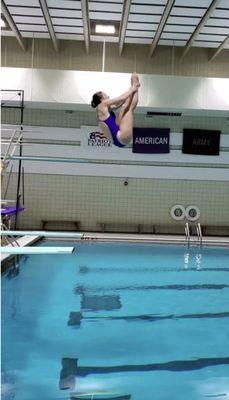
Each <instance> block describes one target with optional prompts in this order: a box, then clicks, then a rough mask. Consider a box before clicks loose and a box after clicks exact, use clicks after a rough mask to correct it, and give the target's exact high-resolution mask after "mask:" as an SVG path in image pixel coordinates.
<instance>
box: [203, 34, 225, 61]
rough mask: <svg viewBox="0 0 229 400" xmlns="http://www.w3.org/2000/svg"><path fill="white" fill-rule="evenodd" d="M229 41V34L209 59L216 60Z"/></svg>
mask: <svg viewBox="0 0 229 400" xmlns="http://www.w3.org/2000/svg"><path fill="white" fill-rule="evenodd" d="M228 43H229V36H227V37H226V38H225V39H224V41H223V42H222V43H221V45H220V46H219V47H218V48H217V49H216V51H214V53H213V54H212V56H211V57H210V58H209V60H208V61H212V60H214V58H216V56H218V54H219V53H220V52H221V51H222V50H223V49H224V48H225V47H226V45H227V44H228Z"/></svg>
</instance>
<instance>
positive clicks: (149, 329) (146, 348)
mask: <svg viewBox="0 0 229 400" xmlns="http://www.w3.org/2000/svg"><path fill="white" fill-rule="evenodd" d="M60 244H61V245H63V242H61V243H58V242H51V245H53V246H57V245H60ZM41 245H44V246H50V242H49V241H44V242H43V243H42V244H41ZM67 245H69V242H68V243H67ZM73 245H75V246H76V251H75V252H74V253H73V254H72V255H33V256H29V257H27V258H26V259H24V260H23V261H21V263H20V269H19V273H18V274H15V273H14V272H13V273H12V271H10V272H9V273H6V274H4V276H3V278H2V388H3V391H2V399H4V400H12V399H14V400H41V399H42V400H54V399H80V398H84V399H94V400H95V399H105V398H106V399H107V398H109V399H120V400H127V399H131V400H149V399H150V400H151V399H154V400H168V399H169V400H173V399H174V400H181V399H182V400H184V399H185V400H199V399H205V400H206V399H208V398H222V399H229V340H228V338H229V249H228V248H219V247H206V248H202V249H200V248H197V247H193V248H190V249H187V248H186V247H185V246H183V245H180V246H175V245H152V244H121V243H111V244H108V243H93V242H88V243H85V242H79V243H74V244H73Z"/></svg>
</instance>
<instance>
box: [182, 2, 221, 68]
mask: <svg viewBox="0 0 229 400" xmlns="http://www.w3.org/2000/svg"><path fill="white" fill-rule="evenodd" d="M219 1H220V0H212V2H211V4H210V6H209V7H208V9H207V11H206V13H205V14H204V16H203V18H202V19H201V20H200V23H199V24H198V25H197V27H196V29H195V30H194V32H193V34H192V35H191V36H190V39H189V40H188V42H187V43H186V45H185V48H184V51H183V53H182V55H181V60H182V59H183V58H184V57H185V56H186V54H187V53H188V51H189V50H190V48H191V46H192V44H193V42H194V41H195V40H196V38H197V36H198V35H199V32H200V30H201V29H202V28H203V26H204V25H205V24H206V22H207V20H208V19H209V18H210V16H211V14H212V13H213V11H214V10H215V9H216V7H217V5H218V4H219Z"/></svg>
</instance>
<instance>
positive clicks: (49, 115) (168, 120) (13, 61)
mask: <svg viewBox="0 0 229 400" xmlns="http://www.w3.org/2000/svg"><path fill="white" fill-rule="evenodd" d="M148 50H149V48H148V46H136V45H125V47H124V52H123V56H122V57H121V58H120V57H119V56H118V47H117V46H116V45H115V44H109V45H107V46H106V62H105V71H110V72H122V73H125V72H126V73H130V72H132V71H133V69H136V70H137V71H138V72H139V73H142V74H160V75H176V76H195V77H199V76H201V77H219V78H228V77H229V68H228V66H229V52H228V51H226V50H225V51H222V52H221V53H220V55H219V56H218V57H216V59H215V60H213V61H212V62H208V58H209V56H210V54H211V51H212V50H211V49H200V48H194V49H191V50H190V52H189V53H188V54H187V56H186V57H185V58H184V60H182V61H181V60H180V53H181V51H182V49H179V48H174V49H173V48H169V47H166V46H165V47H159V48H157V50H156V52H155V54H154V56H153V57H152V58H150V59H149V58H148ZM2 65H3V66H4V67H21V68H45V69H68V70H79V71H80V70H85V71H101V70H102V44H101V43H93V46H91V51H90V54H89V55H86V54H85V48H84V43H80V42H75V41H72V42H71V41H68V42H67V41H62V43H61V51H60V53H59V54H57V53H55V52H54V50H53V48H52V44H51V41H48V40H39V39H36V40H34V42H32V41H31V40H30V41H28V50H27V52H26V53H23V52H22V50H21V49H20V47H19V45H18V44H17V42H16V40H15V39H14V38H2ZM228 118H229V114H226V115H225V116H222V117H220V116H218V117H216V116H214V117H211V116H207V115H203V114H201V115H198V116H196V115H193V116H183V117H181V118H178V117H173V118H172V117H153V118H146V116H145V115H144V114H138V112H136V117H135V125H136V126H142V127H143V126H154V127H165V126H166V127H170V128H171V131H172V132H174V133H176V134H179V133H180V134H181V133H182V129H183V128H184V127H185V128H200V129H201V128H202V129H205V128H206V129H220V130H221V131H222V133H223V134H224V135H225V136H228V135H229V129H228V121H229V120H228ZM2 122H3V123H7V124H14V123H19V113H18V111H17V110H9V109H8V110H7V109H5V110H3V113H2ZM24 123H25V124H27V125H33V126H37V127H40V126H49V127H63V128H76V129H78V128H80V127H81V125H90V126H94V125H95V124H96V121H95V115H94V113H92V112H82V111H81V112H79V111H73V110H72V109H71V107H70V108H69V109H68V110H61V109H60V110H55V109H52V110H50V109H39V108H36V109H31V108H27V109H25V113H24ZM34 140H37V141H38V142H39V145H41V142H42V141H43V143H45V139H44V138H42V137H41V136H40V132H39V128H37V134H36V137H35V138H34ZM46 140H48V139H47V138H46ZM50 140H51V144H50V146H52V144H55V140H54V138H52V139H50ZM52 140H54V142H52ZM61 140H62V144H64V143H65V144H67V142H66V137H65V136H63V137H62V138H61V139H60V138H59V146H61ZM71 142H72V141H70V142H69V145H72V143H71ZM46 144H47V142H46ZM46 148H47V146H46ZM64 148H65V147H63V149H64ZM174 150H175V149H174ZM221 150H222V149H221ZM178 151H179V150H178ZM223 151H224V153H223V154H224V157H226V158H227V157H228V155H229V152H228V149H227V148H226V146H225V148H224V149H223ZM173 162H174V161H173ZM202 163H203V157H201V159H200V158H199V159H198V161H197V162H196V164H192V166H191V168H193V170H194V169H195V170H196V169H198V168H200V167H201V164H202ZM208 164H209V165H208V167H207V169H208V171H209V175H211V171H212V175H211V176H210V178H209V180H205V179H201V176H200V177H199V179H195V180H194V179H190V177H189V179H186V178H185V176H183V177H182V179H177V178H175V177H174V176H173V175H170V176H167V178H166V177H165V176H164V178H163V179H162V178H158V179H157V177H151V178H149V177H148V178H137V177H131V178H129V179H128V181H129V184H128V186H124V184H123V183H124V179H125V178H124V177H122V176H120V177H110V176H102V175H101V176H97V177H96V176H90V175H87V176H82V175H78V174H77V165H78V164H75V173H76V174H74V175H70V174H69V175H68V174H66V175H62V174H60V173H58V171H60V170H61V165H63V164H58V167H57V169H56V171H55V174H46V173H45V172H43V171H42V172H41V171H39V166H38V169H37V171H36V173H35V172H34V170H33V172H32V171H29V170H28V169H26V176H25V195H26V212H25V213H24V214H22V215H21V217H20V226H21V228H25V229H26V228H28V229H37V228H41V223H42V222H41V221H42V220H44V219H55V220H69V221H72V220H76V221H80V226H79V229H82V230H100V229H102V226H101V223H104V222H107V223H108V222H109V225H107V229H109V230H117V231H127V230H128V231H136V230H137V229H138V227H137V225H138V224H141V229H142V231H145V232H153V231H154V230H155V229H156V231H158V232H173V233H174V232H183V230H184V228H183V225H184V223H183V222H182V223H179V222H176V223H175V222H173V221H172V219H171V217H170V215H169V209H170V207H171V206H172V205H173V204H175V203H180V204H183V205H184V206H186V205H189V204H190V203H193V204H196V205H197V206H199V207H200V209H201V224H202V225H204V226H208V227H210V228H208V230H206V231H205V232H206V233H211V234H226V233H228V227H229V209H228V203H229V179H226V180H224V181H219V180H218V178H217V177H215V176H214V172H215V170H216V168H215V167H216V165H211V162H210V163H208ZM45 165H46V166H47V170H48V164H45ZM157 167H158V168H160V170H161V171H162V170H164V168H166V169H167V172H168V171H169V169H170V168H169V166H168V165H166V166H165V165H164V164H163V162H161V161H160V160H159V161H157ZM183 167H184V165H182V164H181V162H178V163H177V168H178V170H179V171H181V173H184V168H183ZM33 168H34V167H33ZM153 168H154V167H152V171H153ZM104 170H105V168H104ZM189 171H190V169H189ZM217 171H220V173H223V174H227V173H228V171H229V162H228V159H227V161H225V163H221V164H219V165H218V167H217ZM222 171H223V172H222ZM37 172H38V173H37ZM39 172H41V173H39ZM225 176H226V175H225ZM228 176H229V173H228ZM16 178H17V177H16V174H13V176H12V180H11V184H10V188H9V193H8V196H7V197H14V196H15V190H16ZM5 182H6V181H5ZM155 225H156V226H155ZM52 227H53V228H58V229H74V226H72V225H71V224H70V225H69V224H64V223H63V224H61V225H56V226H55V225H53V226H52V225H49V226H48V228H52Z"/></svg>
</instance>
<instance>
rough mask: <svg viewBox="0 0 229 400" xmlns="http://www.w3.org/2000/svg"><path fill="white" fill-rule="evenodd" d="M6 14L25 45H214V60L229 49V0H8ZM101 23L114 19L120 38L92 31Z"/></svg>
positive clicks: (8, 32) (12, 31)
mask: <svg viewBox="0 0 229 400" xmlns="http://www.w3.org/2000/svg"><path fill="white" fill-rule="evenodd" d="M2 16H3V18H4V19H5V20H6V22H7V26H8V28H6V29H3V30H2V36H15V38H16V39H17V40H18V41H19V43H20V45H21V47H22V48H23V49H24V50H25V49H26V38H33V37H34V38H50V40H52V42H53V46H54V48H55V50H56V51H58V49H59V40H63V39H66V40H81V41H84V42H85V46H86V50H87V52H88V53H90V46H91V45H92V42H94V41H104V40H106V42H116V43H118V45H119V54H120V55H121V54H122V51H123V48H124V47H125V44H126V43H135V44H148V45H149V53H150V55H152V54H153V52H154V50H155V48H156V46H157V45H161V46H163V45H166V46H181V47H183V49H184V50H183V56H185V54H186V53H187V52H188V51H189V49H190V48H191V47H205V48H206V47H208V48H213V49H214V51H213V54H212V59H213V58H215V57H216V56H217V55H218V54H219V53H220V52H221V50H222V49H229V0H124V1H121V0H94V1H90V0H89V1H87V0H4V1H2ZM96 21H100V22H103V23H105V24H109V23H115V24H116V26H117V29H118V31H117V34H116V35H115V36H106V37H104V36H101V35H96V34H95V33H94V32H93V26H94V24H95V22H96Z"/></svg>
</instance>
